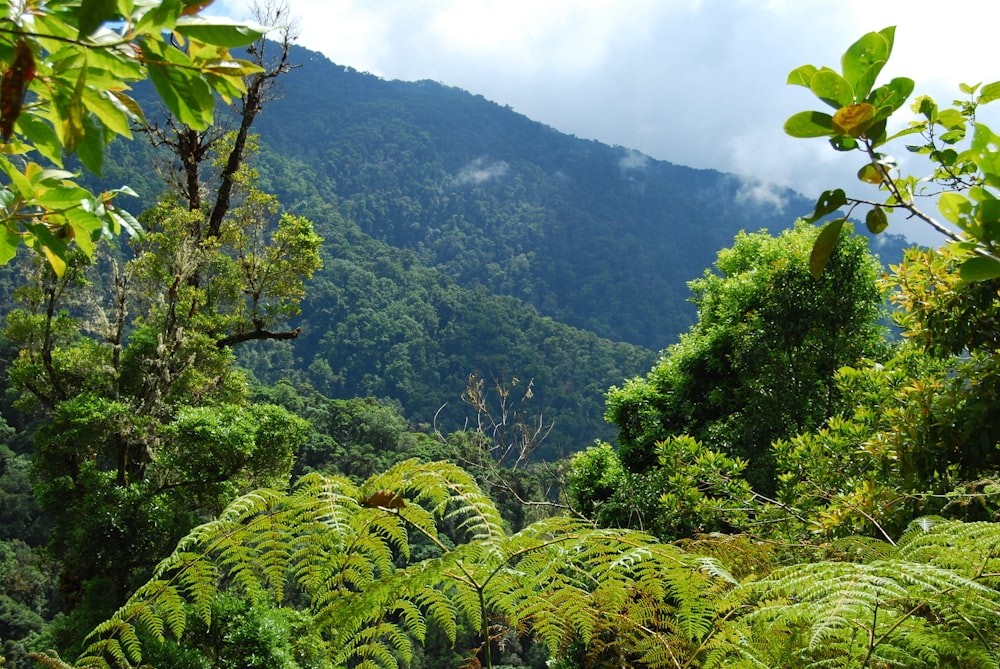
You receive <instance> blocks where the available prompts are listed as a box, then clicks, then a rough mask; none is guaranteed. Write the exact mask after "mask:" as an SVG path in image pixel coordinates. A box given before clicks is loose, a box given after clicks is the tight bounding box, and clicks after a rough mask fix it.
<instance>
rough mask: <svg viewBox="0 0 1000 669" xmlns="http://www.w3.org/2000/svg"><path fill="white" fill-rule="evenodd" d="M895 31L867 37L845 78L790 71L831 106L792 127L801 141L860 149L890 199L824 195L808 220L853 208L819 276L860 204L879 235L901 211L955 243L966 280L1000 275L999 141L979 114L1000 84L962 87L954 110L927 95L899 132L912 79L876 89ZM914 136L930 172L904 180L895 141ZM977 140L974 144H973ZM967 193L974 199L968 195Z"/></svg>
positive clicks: (855, 48)
mask: <svg viewBox="0 0 1000 669" xmlns="http://www.w3.org/2000/svg"><path fill="white" fill-rule="evenodd" d="M894 37H895V27H889V28H885V29H883V30H880V31H879V32H871V33H867V34H866V35H864V36H863V37H861V39H859V40H858V41H857V42H855V43H854V44H852V45H851V46H850V48H848V49H847V51H846V52H845V53H844V55H843V57H842V58H841V72H839V73H838V72H836V71H835V70H833V69H831V68H829V67H821V68H817V67H815V66H813V65H803V66H801V67H798V68H796V69H795V70H793V71H792V72H791V73H790V74H789V75H788V83H789V84H794V85H797V86H804V87H805V88H808V89H809V90H810V91H812V92H813V93H814V94H815V95H816V97H818V98H819V99H820V100H821V101H822V102H824V103H825V104H826V105H828V106H829V107H831V108H833V109H835V110H836V112H835V113H834V114H833V115H832V116H831V115H830V114H828V113H825V112H817V111H804V112H799V113H797V114H794V115H793V116H792V117H790V118H789V119H788V121H786V123H785V132H787V133H788V134H789V135H791V136H793V137H803V138H810V137H827V138H829V140H830V144H831V146H833V148H834V149H835V150H837V151H859V152H861V153H862V154H863V156H864V159H865V163H864V164H863V165H862V167H861V169H860V170H859V171H858V179H859V180H860V181H862V182H864V183H867V184H872V185H875V186H877V187H878V188H879V189H880V190H881V191H884V192H886V193H888V195H887V197H886V199H885V201H884V202H875V201H872V200H870V199H867V198H859V197H853V196H852V197H848V196H847V195H846V194H845V192H844V190H843V189H840V188H838V189H834V190H828V191H826V192H824V193H823V194H822V195H821V196H820V198H819V200H818V201H817V203H816V210H815V212H814V214H813V215H812V216H811V217H810V219H809V220H811V221H815V220H819V219H820V218H822V217H824V216H826V215H828V214H832V213H833V212H835V211H837V210H838V209H840V208H841V207H843V206H848V211H847V214H846V216H844V217H841V218H837V219H836V220H834V221H832V222H830V223H828V224H827V225H826V227H825V228H824V232H823V234H821V235H820V236H819V238H818V239H817V242H816V246H815V248H814V251H813V256H812V269H813V272H814V273H817V274H818V273H819V272H821V271H822V270H823V267H824V265H825V263H826V258H828V257H829V255H830V253H831V251H832V249H833V246H834V244H836V242H837V239H838V238H839V236H840V229H841V227H842V226H843V225H844V222H845V221H846V220H847V218H848V217H849V216H850V215H851V212H853V211H854V210H855V209H856V208H857V207H859V206H866V207H871V208H870V209H869V211H868V214H867V215H866V217H865V221H866V224H867V226H868V229H869V230H870V231H871V232H873V233H879V232H882V231H883V230H885V229H886V228H887V227H888V224H889V219H888V216H887V212H893V211H902V212H905V213H907V214H908V215H909V216H910V217H914V218H916V219H918V220H920V221H922V222H924V223H926V224H928V225H930V226H931V227H933V228H934V229H935V230H937V231H938V232H940V233H942V234H944V235H945V236H946V237H947V238H948V239H949V240H951V241H953V242H957V243H959V244H961V245H963V250H964V252H965V255H964V256H963V258H962V260H963V262H962V263H961V265H960V267H959V272H960V273H961V276H962V278H963V279H965V280H982V279H987V278H995V277H998V276H1000V198H998V195H1000V168H998V166H997V164H996V146H997V143H998V141H1000V138H998V137H997V136H996V135H994V134H993V132H992V131H991V130H990V129H989V128H988V127H987V126H986V125H985V124H984V123H982V122H981V121H978V120H977V119H976V110H977V109H978V108H979V106H981V105H985V104H987V103H990V102H993V101H994V100H996V99H997V98H1000V81H997V82H993V83H990V84H986V85H985V86H983V85H981V84H975V85H971V86H970V85H966V84H962V86H961V92H962V94H963V95H966V96H968V97H967V99H965V100H958V101H956V102H955V107H952V108H947V109H940V108H939V107H938V105H937V103H936V102H935V101H934V100H933V99H932V98H930V97H928V96H921V97H918V98H917V99H916V100H915V101H914V103H913V106H912V109H913V111H914V113H916V114H917V115H918V118H917V120H915V121H911V122H909V123H908V124H907V126H906V127H905V128H904V129H902V130H900V131H899V132H896V133H894V134H892V135H889V134H888V132H889V131H888V128H889V125H890V123H889V122H890V120H891V119H894V116H895V115H896V114H897V113H898V112H899V111H900V110H901V109H902V108H903V105H904V104H905V103H906V100H907V99H908V98H909V96H910V94H911V93H912V92H913V89H914V82H913V80H912V79H909V78H907V77H896V78H894V79H892V80H891V81H889V82H888V83H886V84H883V85H881V86H878V87H875V82H876V80H877V79H878V75H879V73H880V72H881V71H882V68H883V67H884V66H885V64H886V63H887V62H888V60H889V57H890V55H891V54H892V46H893V40H894ZM913 135H919V136H920V138H921V140H922V143H914V144H906V145H905V147H906V150H907V151H910V152H912V153H916V154H918V155H924V156H926V157H927V158H928V159H929V160H930V162H931V172H930V174H928V175H926V176H922V177H918V176H916V175H910V174H904V173H902V172H901V170H900V169H899V166H898V164H897V163H896V162H895V160H894V159H893V158H892V156H891V155H890V153H889V151H890V148H891V146H890V145H892V144H894V143H896V142H897V140H901V139H903V138H906V137H911V136H913ZM969 138H971V141H969V142H968V143H963V142H964V140H967V139H969ZM963 193H965V194H963ZM922 197H938V209H939V211H940V213H941V215H942V216H943V217H944V219H945V221H947V223H942V222H941V221H939V220H938V219H937V218H935V217H933V216H931V215H930V214H928V213H927V212H926V211H925V210H924V209H923V207H922V206H921V205H919V204H918V202H919V199H920V198H922Z"/></svg>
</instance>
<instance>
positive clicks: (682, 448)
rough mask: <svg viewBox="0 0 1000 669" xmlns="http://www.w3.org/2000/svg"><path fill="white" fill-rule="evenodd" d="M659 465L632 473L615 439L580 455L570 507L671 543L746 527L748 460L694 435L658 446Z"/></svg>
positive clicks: (572, 474) (572, 472)
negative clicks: (614, 446)
mask: <svg viewBox="0 0 1000 669" xmlns="http://www.w3.org/2000/svg"><path fill="white" fill-rule="evenodd" d="M655 447H656V456H657V466H656V467H655V468H652V469H650V470H649V471H645V472H630V471H627V470H626V469H625V468H624V467H623V466H622V463H621V460H620V459H619V457H618V455H617V454H616V453H615V452H614V450H613V449H612V448H611V446H610V445H609V444H598V445H596V446H592V447H590V448H588V449H587V450H585V451H581V452H580V453H577V454H575V455H573V457H572V458H571V460H570V466H569V472H568V473H567V477H566V478H567V496H568V498H569V502H570V506H571V507H572V508H573V509H574V510H575V511H577V512H578V513H581V514H583V515H584V516H586V517H587V518H592V519H593V520H594V521H595V522H596V523H597V524H598V525H599V526H602V527H638V528H641V529H643V530H644V531H646V532H649V533H651V534H653V535H655V536H657V537H659V538H660V539H661V540H665V541H672V540H676V539H681V538H688V537H693V536H696V535H699V534H704V533H710V532H722V531H726V532H734V531H737V530H738V529H742V528H745V527H746V526H747V521H748V517H749V511H750V510H751V509H752V508H753V506H754V505H753V502H754V499H753V494H752V492H751V490H750V486H749V485H748V484H747V482H746V480H744V478H743V472H744V469H745V468H746V462H745V461H742V460H739V459H733V458H730V457H728V456H726V455H725V454H723V453H719V452H716V451H713V450H711V449H709V448H707V447H705V446H704V445H703V444H702V443H701V442H699V441H697V440H695V439H693V438H691V437H689V436H687V435H680V436H671V437H668V438H667V439H664V440H663V441H659V442H657V443H656V445H655Z"/></svg>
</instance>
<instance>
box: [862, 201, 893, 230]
mask: <svg viewBox="0 0 1000 669" xmlns="http://www.w3.org/2000/svg"><path fill="white" fill-rule="evenodd" d="M865 225H866V226H868V232H870V233H872V234H873V235H877V234H879V233H880V232H884V231H885V229H886V228H888V227H889V217H888V216H886V214H885V210H884V209H882V207H875V208H874V209H872V210H871V211H869V212H868V215H867V216H865Z"/></svg>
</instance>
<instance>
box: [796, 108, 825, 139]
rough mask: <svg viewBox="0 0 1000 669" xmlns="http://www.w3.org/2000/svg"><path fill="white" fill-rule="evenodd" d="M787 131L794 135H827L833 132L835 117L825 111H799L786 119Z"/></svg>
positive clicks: (803, 136) (801, 136) (802, 136)
mask: <svg viewBox="0 0 1000 669" xmlns="http://www.w3.org/2000/svg"><path fill="white" fill-rule="evenodd" d="M785 132H786V133H787V134H789V135H791V136H792V137H800V138H805V137H825V136H826V135H830V134H833V117H832V116H830V115H829V114H824V113H823V112H815V111H805V112H799V113H798V114H795V115H794V116H791V117H790V118H789V119H788V120H787V121H785Z"/></svg>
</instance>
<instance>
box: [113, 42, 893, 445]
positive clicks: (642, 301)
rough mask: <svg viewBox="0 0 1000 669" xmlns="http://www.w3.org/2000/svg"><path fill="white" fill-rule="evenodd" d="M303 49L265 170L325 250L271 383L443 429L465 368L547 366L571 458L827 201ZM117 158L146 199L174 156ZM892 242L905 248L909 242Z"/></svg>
mask: <svg viewBox="0 0 1000 669" xmlns="http://www.w3.org/2000/svg"><path fill="white" fill-rule="evenodd" d="M293 60H294V61H295V62H297V63H300V64H301V67H299V68H297V69H295V70H293V71H292V72H290V73H289V74H287V75H286V76H284V77H283V78H282V79H281V84H280V94H279V96H278V98H277V99H275V100H272V101H271V102H269V103H268V105H267V106H266V108H265V110H264V113H262V114H261V115H260V116H259V117H258V119H257V123H256V125H255V126H254V128H255V130H256V131H257V132H259V133H260V136H261V151H260V156H259V158H258V160H257V161H256V166H257V168H258V170H259V171H260V176H261V187H262V188H263V189H264V190H267V191H270V192H274V193H276V194H277V195H278V196H279V199H280V201H281V203H282V205H283V206H284V207H285V208H286V209H287V210H289V211H291V212H293V213H296V214H301V215H304V216H307V217H308V218H310V219H311V220H312V221H313V222H314V223H315V225H316V229H317V231H318V232H319V233H320V234H321V235H323V236H324V237H325V238H326V239H327V243H326V245H325V248H324V256H325V258H326V263H325V267H324V268H323V269H322V270H320V271H319V272H318V273H317V274H316V276H315V278H314V281H313V284H312V286H311V287H310V289H309V293H308V296H307V299H306V301H305V302H304V304H303V307H304V310H303V316H302V319H301V325H302V331H303V335H302V336H301V337H300V338H299V339H298V340H297V341H296V342H294V344H290V345H289V346H288V347H287V348H286V349H284V354H285V355H284V357H281V356H278V355H277V354H275V353H272V354H269V355H266V356H261V357H257V356H245V358H244V360H245V361H246V362H247V364H250V365H251V366H253V367H254V370H255V372H257V373H258V375H259V376H261V378H262V379H274V378H276V377H278V376H282V375H288V374H289V371H290V369H291V368H295V370H296V371H295V374H297V375H298V376H299V377H300V378H305V379H307V380H308V381H309V382H310V383H312V384H314V385H315V386H316V387H318V388H321V389H322V390H323V391H324V392H327V393H330V394H332V395H335V396H346V397H350V396H354V395H375V396H379V397H387V398H391V399H393V400H396V401H398V402H400V403H401V405H402V406H403V407H404V409H405V411H406V412H407V415H409V416H410V417H411V418H412V419H413V420H414V421H415V422H418V423H428V422H430V421H431V420H432V418H433V416H434V413H435V412H436V411H437V409H438V408H440V407H441V406H442V405H444V404H445V403H448V404H449V407H450V408H449V409H447V410H446V412H445V413H444V414H443V416H442V417H443V418H449V417H450V418H452V419H454V420H459V418H460V416H459V415H458V414H457V412H456V413H455V414H454V415H450V414H449V412H452V411H455V404H456V403H457V401H458V397H459V395H460V394H461V391H462V390H463V389H464V383H465V380H466V379H467V378H468V375H469V374H470V373H472V372H477V373H479V374H480V375H481V376H482V377H484V378H490V377H492V376H495V377H497V378H503V377H510V376H518V377H521V378H534V379H535V388H536V391H537V396H536V400H535V401H536V406H537V408H538V409H540V410H545V411H546V412H547V414H548V415H549V416H550V417H552V418H554V419H555V420H556V425H557V427H556V430H555V432H554V433H553V437H554V439H553V441H554V442H555V443H553V444H551V445H550V448H552V449H553V451H554V452H552V453H550V455H555V454H556V452H559V451H564V450H566V449H567V448H568V449H570V450H575V449H576V448H579V447H581V446H582V445H584V444H586V443H590V442H591V441H592V440H593V439H594V438H598V437H600V438H605V437H609V436H610V433H609V432H608V428H607V427H606V426H605V425H603V423H602V420H601V414H602V402H603V397H602V396H603V393H604V391H605V390H606V389H607V388H608V387H609V386H610V385H613V384H616V383H618V382H620V381H621V380H622V379H624V378H627V377H630V376H634V375H636V374H642V373H645V372H646V371H647V370H648V369H649V367H650V365H651V364H652V361H653V359H654V357H655V352H656V351H659V350H660V349H662V348H664V347H666V346H667V345H669V344H671V343H673V342H674V341H675V340H676V337H677V335H678V334H679V333H680V332H682V331H684V330H686V329H687V328H688V326H689V325H690V324H691V323H692V322H693V321H694V317H695V314H694V307H693V305H692V304H690V303H689V302H688V297H689V291H688V288H687V285H686V282H687V281H689V280H691V279H694V278H697V277H699V276H700V275H701V274H702V273H703V272H704V270H705V268H706V267H709V266H710V265H711V263H712V262H713V261H714V259H715V254H716V252H717V251H718V250H719V249H720V248H724V247H727V246H729V245H730V244H731V242H732V240H733V236H734V235H735V234H736V233H737V232H738V231H739V230H741V229H746V230H758V229H761V228H768V229H770V230H772V231H777V230H780V229H783V228H786V227H788V226H790V225H791V223H792V222H793V221H794V219H795V217H796V216H798V215H801V214H804V213H807V212H809V211H811V209H812V203H811V202H810V201H808V200H806V199H805V198H803V197H802V196H800V195H798V194H796V193H793V192H791V191H780V190H775V189H770V188H764V189H763V190H764V192H766V193H768V194H769V197H765V198H754V197H752V196H751V193H752V192H754V189H753V188H752V186H753V184H746V183H744V182H743V181H741V180H740V179H739V178H737V177H735V176H732V175H727V174H723V173H720V172H715V171H712V170H696V169H691V168H687V167H682V166H678V165H673V164H670V163H667V162H663V161H657V160H653V159H651V158H648V157H646V156H643V155H641V154H639V153H637V152H634V151H631V150H629V149H626V148H622V147H611V146H607V145H604V144H600V143H598V142H594V141H586V140H582V139H579V138H576V137H572V136H569V135H565V134H562V133H559V132H558V131H556V130H555V129H553V128H550V127H547V126H544V125H542V124H540V123H537V122H534V121H532V120H530V119H528V118H526V117H524V116H523V115H520V114H517V113H515V112H513V111H512V110H510V109H508V108H504V107H502V106H500V105H497V104H495V103H493V102H490V101H487V100H486V99H484V98H483V97H481V96H476V95H473V94H470V93H467V92H465V91H462V90H459V89H456V88H450V87H447V86H444V85H442V84H438V83H434V82H426V81H425V82H417V83H409V82H400V81H385V80H382V79H380V78H378V77H375V76H373V75H370V74H365V73H360V72H357V71H355V70H352V69H351V68H347V67H342V66H338V65H335V64H333V63H331V62H330V61H329V60H327V59H326V58H325V57H323V56H322V55H320V54H317V53H314V52H311V51H308V50H305V49H301V48H296V49H295V50H294V52H293ZM106 165H107V168H106V173H105V181H106V182H107V183H108V184H109V185H120V184H121V183H130V184H133V185H135V186H136V187H137V189H138V190H140V193H141V195H142V201H143V204H142V205H138V206H137V208H140V207H141V206H144V205H147V204H149V203H151V201H152V197H153V196H155V194H156V193H157V192H158V191H159V190H161V189H162V188H163V185H162V181H161V179H160V177H161V175H162V174H163V173H164V168H165V164H164V163H162V162H157V160H156V159H154V158H153V157H152V155H151V149H150V148H149V145H148V143H145V142H143V141H142V139H141V138H139V141H133V142H128V143H118V144H116V145H114V146H112V147H111V150H110V155H109V158H108V161H107V163H106ZM758 185H759V184H758ZM758 192H759V191H758ZM880 241H882V242H883V243H886V242H888V244H887V246H886V247H885V248H887V249H889V253H890V256H889V257H888V258H887V259H892V260H893V261H894V260H895V257H896V256H897V255H898V250H899V248H900V246H901V242H902V239H901V238H899V237H892V236H885V235H883V237H882V238H881V239H880ZM589 333H593V335H591V334H589ZM612 342H627V343H628V345H626V344H624V343H623V344H613V343H612ZM449 427H451V426H449ZM557 444H558V445H557Z"/></svg>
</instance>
